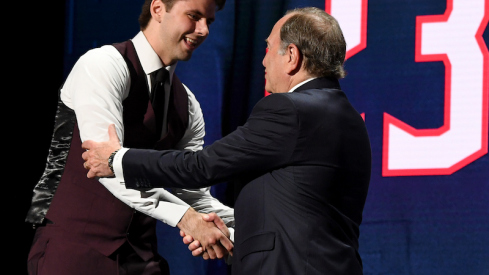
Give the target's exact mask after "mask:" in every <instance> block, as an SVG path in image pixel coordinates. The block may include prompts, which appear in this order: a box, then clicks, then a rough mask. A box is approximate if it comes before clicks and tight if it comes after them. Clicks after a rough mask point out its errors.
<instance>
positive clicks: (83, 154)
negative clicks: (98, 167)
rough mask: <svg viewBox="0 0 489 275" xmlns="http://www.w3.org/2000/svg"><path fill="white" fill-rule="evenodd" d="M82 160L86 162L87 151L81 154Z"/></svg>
mask: <svg viewBox="0 0 489 275" xmlns="http://www.w3.org/2000/svg"><path fill="white" fill-rule="evenodd" d="M82 159H83V160H84V161H87V160H88V151H85V152H83V153H82Z"/></svg>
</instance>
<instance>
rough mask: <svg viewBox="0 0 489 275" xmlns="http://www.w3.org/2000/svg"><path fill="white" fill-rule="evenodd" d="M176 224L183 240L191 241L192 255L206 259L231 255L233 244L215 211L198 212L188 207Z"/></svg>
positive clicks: (187, 242) (186, 242) (185, 241)
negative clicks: (208, 212) (207, 212)
mask: <svg viewBox="0 0 489 275" xmlns="http://www.w3.org/2000/svg"><path fill="white" fill-rule="evenodd" d="M177 226H178V228H180V235H181V236H182V237H183V238H184V240H183V242H184V243H185V244H189V243H191V244H190V245H189V249H190V250H191V251H192V255H193V256H199V255H202V256H203V258H204V259H205V260H207V259H209V258H210V259H216V258H218V259H221V258H224V257H225V256H227V255H228V254H230V255H232V251H233V247H234V245H233V243H232V242H231V240H230V239H229V235H230V234H229V230H228V228H227V227H226V225H225V224H224V222H223V221H222V220H221V218H219V217H218V216H217V215H216V214H215V213H210V214H200V213H197V212H196V211H195V210H194V209H193V208H189V210H188V211H187V212H186V213H185V215H184V216H183V217H182V220H181V221H180V222H179V223H178V224H177Z"/></svg>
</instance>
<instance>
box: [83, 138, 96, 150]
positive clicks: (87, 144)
mask: <svg viewBox="0 0 489 275" xmlns="http://www.w3.org/2000/svg"><path fill="white" fill-rule="evenodd" d="M93 143H94V141H92V140H87V141H84V142H83V143H82V148H83V149H86V150H90V149H92V147H93Z"/></svg>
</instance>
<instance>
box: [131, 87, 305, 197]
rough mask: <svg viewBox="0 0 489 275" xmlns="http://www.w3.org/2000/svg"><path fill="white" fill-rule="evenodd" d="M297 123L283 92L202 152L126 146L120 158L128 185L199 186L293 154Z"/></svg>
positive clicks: (271, 165)
mask: <svg viewBox="0 0 489 275" xmlns="http://www.w3.org/2000/svg"><path fill="white" fill-rule="evenodd" d="M299 127H300V122H299V121H298V116H297V113H296V110H295V108H294V105H293V102H292V101H290V99H289V98H288V96H287V94H272V95H269V96H267V97H265V98H263V99H261V100H260V101H259V102H258V103H257V104H256V106H255V107H254V108H253V111H252V113H251V115H250V117H249V118H248V120H247V122H246V123H245V125H243V126H241V127H238V129H237V130H235V131H234V132H232V133H230V134H229V135H227V136H226V137H224V138H222V139H220V140H218V141H216V142H214V143H213V144H212V145H209V146H207V147H205V148H204V149H203V150H201V151H197V152H192V151H176V150H167V151H155V150H144V149H130V150H128V151H127V152H126V153H125V154H124V157H123V159H122V166H123V171H124V181H125V184H126V187H127V188H131V189H147V188H154V187H178V188H200V187H205V186H210V185H213V184H216V183H219V182H222V181H226V180H229V179H232V178H238V177H241V176H243V177H244V176H246V177H250V176H253V175H256V176H258V175H260V174H263V173H265V172H266V171H269V170H272V169H275V168H278V167H281V166H283V165H284V164H286V163H287V162H288V161H289V160H290V159H291V157H292V154H293V151H294V148H295V144H296V141H297V139H298V138H299V137H298V134H299V132H300V131H299Z"/></svg>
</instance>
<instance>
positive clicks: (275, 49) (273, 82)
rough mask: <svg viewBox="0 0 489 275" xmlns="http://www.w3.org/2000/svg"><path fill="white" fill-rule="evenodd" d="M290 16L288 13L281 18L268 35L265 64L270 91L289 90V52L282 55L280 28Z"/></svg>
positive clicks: (267, 89)
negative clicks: (287, 67) (287, 62)
mask: <svg viewBox="0 0 489 275" xmlns="http://www.w3.org/2000/svg"><path fill="white" fill-rule="evenodd" d="M289 17H290V15H286V16H284V17H282V19H280V20H279V21H278V22H277V23H276V24H275V26H274V27H273V29H272V32H271V33H270V35H269V36H268V38H267V40H266V42H267V53H266V54H265V58H263V62H262V64H263V66H264V67H265V80H266V83H265V90H266V91H267V92H269V93H286V92H288V90H287V87H288V85H287V83H288V82H287V73H286V72H285V70H284V68H285V64H286V63H285V62H286V61H287V58H288V57H287V54H285V55H281V54H279V51H280V28H281V27H282V25H283V24H284V22H285V21H286V20H287V19H288V18H289Z"/></svg>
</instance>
